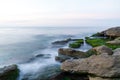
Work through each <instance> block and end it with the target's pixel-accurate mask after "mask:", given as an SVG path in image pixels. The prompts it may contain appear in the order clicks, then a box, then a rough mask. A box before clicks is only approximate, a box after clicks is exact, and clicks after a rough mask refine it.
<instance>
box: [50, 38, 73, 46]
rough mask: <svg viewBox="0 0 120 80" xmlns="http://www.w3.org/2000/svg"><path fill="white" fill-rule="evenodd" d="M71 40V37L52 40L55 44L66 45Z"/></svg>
mask: <svg viewBox="0 0 120 80" xmlns="http://www.w3.org/2000/svg"><path fill="white" fill-rule="evenodd" d="M69 41H71V38H68V39H66V40H61V41H55V42H52V44H53V45H65V44H66V43H68V42H69Z"/></svg>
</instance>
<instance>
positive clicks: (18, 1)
mask: <svg viewBox="0 0 120 80" xmlns="http://www.w3.org/2000/svg"><path fill="white" fill-rule="evenodd" d="M119 3H120V0H0V24H2V25H4V24H8V25H9V24H10V25H39V26H42V25H69V24H71V23H72V24H71V25H76V24H77V25H78V26H79V25H89V24H91V25H92V24H93V25H97V24H94V21H96V20H97V21H98V22H99V20H100V21H105V22H104V23H103V24H105V25H106V23H109V22H110V23H111V21H109V19H110V20H113V24H115V23H114V22H115V20H116V22H118V21H119V19H120V15H119V14H120V6H119ZM90 20H91V21H92V20H93V22H91V21H90ZM107 20H108V21H107ZM89 22H91V23H89ZM108 25H109V24H108Z"/></svg>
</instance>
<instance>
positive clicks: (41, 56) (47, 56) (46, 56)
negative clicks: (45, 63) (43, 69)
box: [35, 54, 51, 58]
mask: <svg viewBox="0 0 120 80" xmlns="http://www.w3.org/2000/svg"><path fill="white" fill-rule="evenodd" d="M35 57H39V58H50V57H51V55H50V54H37V55H36V56H35Z"/></svg>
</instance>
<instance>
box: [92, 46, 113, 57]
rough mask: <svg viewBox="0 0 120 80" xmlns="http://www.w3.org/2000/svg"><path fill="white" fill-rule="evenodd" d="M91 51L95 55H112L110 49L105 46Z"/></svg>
mask: <svg viewBox="0 0 120 80" xmlns="http://www.w3.org/2000/svg"><path fill="white" fill-rule="evenodd" d="M93 50H94V51H96V54H102V53H107V54H108V55H112V54H113V51H112V49H110V48H108V47H107V46H105V45H102V46H98V47H94V48H93Z"/></svg>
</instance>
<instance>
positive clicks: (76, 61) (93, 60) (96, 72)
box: [56, 27, 120, 80]
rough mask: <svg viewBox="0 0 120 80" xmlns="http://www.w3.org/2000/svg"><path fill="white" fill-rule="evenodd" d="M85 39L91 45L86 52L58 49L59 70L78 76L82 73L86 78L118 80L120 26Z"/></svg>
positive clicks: (119, 75) (69, 79)
mask: <svg viewBox="0 0 120 80" xmlns="http://www.w3.org/2000/svg"><path fill="white" fill-rule="evenodd" d="M86 41H87V43H88V44H90V45H91V46H93V48H92V49H90V50H88V51H87V52H82V51H77V50H74V49H71V48H68V49H63V48H60V49H59V50H58V54H59V55H58V56H57V58H56V60H57V61H60V62H62V65H61V70H62V71H63V72H68V73H72V74H76V73H77V75H79V77H80V76H81V75H84V76H86V78H88V80H120V64H119V63H120V27H114V28H110V29H108V30H105V31H102V32H99V33H97V34H94V35H93V36H91V37H87V38H86ZM88 55H89V56H88ZM71 76H72V75H71ZM81 79H82V78H81ZM64 80H66V79H64ZM67 80H78V79H77V78H76V79H72V78H70V77H69V78H68V79H67ZM82 80H85V79H82Z"/></svg>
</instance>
